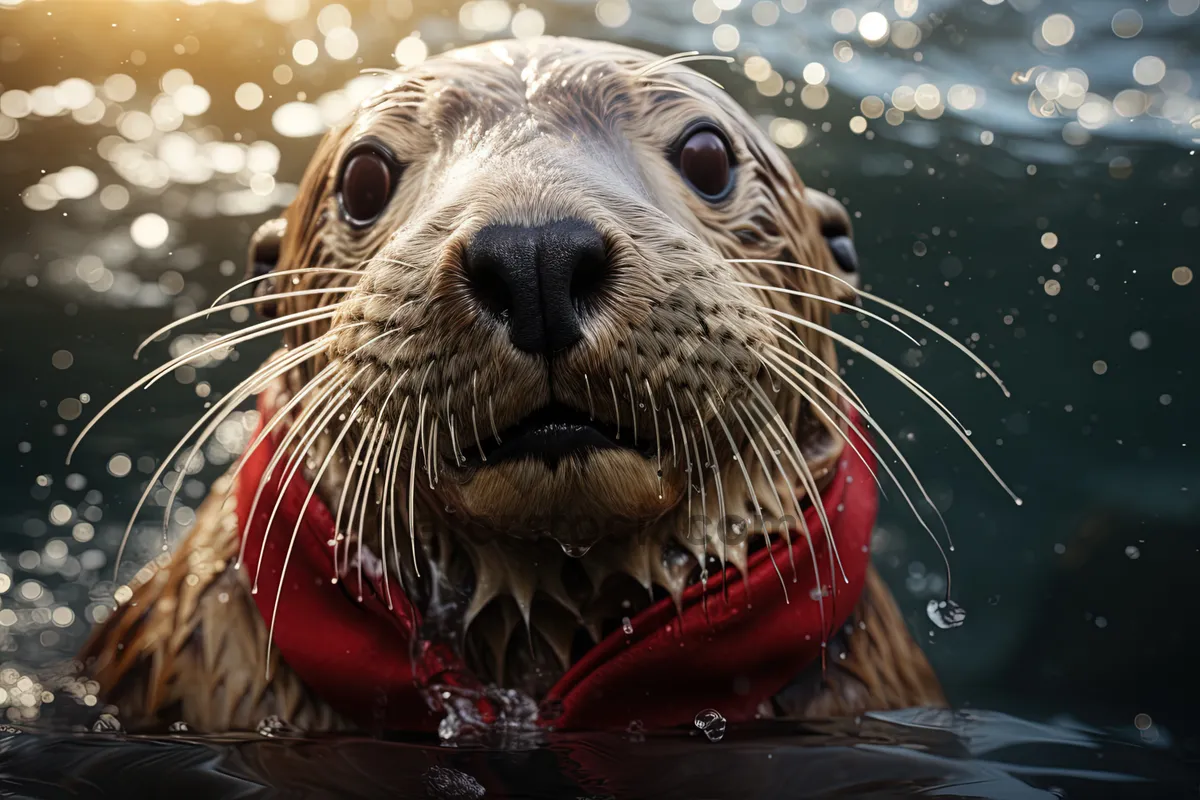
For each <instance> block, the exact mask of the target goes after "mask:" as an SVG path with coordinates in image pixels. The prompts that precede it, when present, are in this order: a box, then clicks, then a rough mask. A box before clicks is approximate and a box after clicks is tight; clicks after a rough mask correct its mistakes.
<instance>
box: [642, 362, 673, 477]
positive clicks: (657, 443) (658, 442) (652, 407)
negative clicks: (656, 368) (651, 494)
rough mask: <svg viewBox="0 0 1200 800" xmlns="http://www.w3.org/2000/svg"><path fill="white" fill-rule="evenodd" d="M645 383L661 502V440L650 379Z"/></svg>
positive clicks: (656, 408) (668, 419) (668, 418)
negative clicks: (652, 429)
mask: <svg viewBox="0 0 1200 800" xmlns="http://www.w3.org/2000/svg"><path fill="white" fill-rule="evenodd" d="M645 381H646V397H647V398H649V400H650V412H651V413H652V414H653V415H654V453H655V456H656V458H657V459H658V498H659V499H660V500H661V499H662V496H663V489H662V479H663V465H662V439H661V438H660V436H659V432H658V406H657V405H656V404H655V402H654V392H653V391H652V390H651V389H650V379H649V378H646V379H645ZM670 420H671V418H670V417H669V416H668V417H667V421H668V422H670Z"/></svg>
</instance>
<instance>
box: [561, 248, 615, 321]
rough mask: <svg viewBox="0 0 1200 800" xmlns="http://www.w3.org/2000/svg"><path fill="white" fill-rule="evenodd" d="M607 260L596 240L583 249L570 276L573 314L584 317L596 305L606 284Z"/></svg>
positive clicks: (603, 249) (603, 250) (605, 252)
mask: <svg viewBox="0 0 1200 800" xmlns="http://www.w3.org/2000/svg"><path fill="white" fill-rule="evenodd" d="M608 275H609V258H608V253H607V251H606V248H605V247H604V243H603V242H602V241H599V240H597V241H596V242H595V243H589V244H588V245H587V246H586V247H584V248H583V249H582V250H581V251H580V253H579V257H578V261H576V263H575V269H574V272H573V273H572V274H571V288H570V290H569V291H570V293H571V302H572V304H573V305H574V306H575V313H577V314H580V315H584V314H586V313H587V312H588V311H590V310H591V309H593V308H594V307H595V305H596V302H597V300H599V298H600V296H601V294H602V293H603V291H604V288H605V286H606V285H607V283H608Z"/></svg>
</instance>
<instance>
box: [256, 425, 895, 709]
mask: <svg viewBox="0 0 1200 800" xmlns="http://www.w3.org/2000/svg"><path fill="white" fill-rule="evenodd" d="M264 412H265V409H264ZM263 418H264V420H265V418H266V414H265V413H264V415H263ZM854 419H855V423H856V427H855V428H854V437H856V438H857V439H858V441H856V442H855V444H856V446H857V447H858V450H859V452H861V453H862V454H863V455H864V456H866V458H867V459H868V460H871V456H870V452H869V450H868V449H867V448H866V447H865V446H863V444H864V436H865V434H864V433H863V432H862V430H861V427H860V426H861V423H860V422H859V420H858V419H857V417H855V418H854ZM852 438H853V437H852ZM274 447H275V443H274V441H272V437H270V436H268V437H267V438H266V439H265V440H264V441H263V443H262V444H261V445H260V446H259V447H258V448H257V449H256V450H255V452H253V453H250V454H249V455H248V456H247V463H246V464H245V466H244V467H243V469H242V473H241V477H240V479H239V482H238V488H237V503H238V513H239V519H240V521H241V523H242V529H243V534H242V535H243V536H247V537H249V538H248V539H247V540H246V563H245V565H244V566H243V569H247V570H248V571H249V572H248V574H249V577H250V578H251V580H253V578H254V575H255V570H256V568H258V566H259V564H260V562H261V575H260V577H259V591H258V592H257V593H256V594H255V595H254V598H255V601H256V603H257V605H258V608H259V611H260V613H261V614H262V615H263V618H264V620H266V622H267V624H268V625H269V624H270V623H271V617H272V613H273V609H274V606H275V598H276V593H277V590H278V589H279V576H280V574H281V571H282V567H283V562H284V559H285V557H286V556H287V551H288V547H289V542H290V540H291V539H292V531H293V529H294V528H295V526H296V520H297V517H298V516H299V514H300V511H301V508H302V507H303V506H304V502H305V498H306V497H307V496H308V493H309V486H308V484H307V482H306V481H305V480H304V478H303V476H301V475H300V472H299V471H297V473H296V474H295V476H294V477H293V479H292V480H291V481H289V483H288V485H287V487H286V489H285V490H284V494H283V497H282V500H281V502H280V504H279V511H278V513H277V514H276V517H275V521H274V524H273V526H272V529H271V534H270V536H269V537H268V538H267V542H266V548H265V554H264V552H263V550H262V542H263V530H264V528H265V527H266V525H267V521H268V518H269V517H270V515H271V512H272V509H273V507H274V506H275V501H276V499H278V498H279V495H278V492H279V483H280V480H281V478H282V475H280V474H279V473H281V472H282V466H283V463H282V462H283V461H285V460H286V459H284V460H281V463H280V464H278V465H277V466H276V469H275V472H276V475H275V476H273V478H272V480H271V481H270V482H269V483H268V486H267V488H266V490H265V491H264V493H263V497H262V499H261V500H260V501H259V504H258V507H257V509H256V510H255V513H254V518H253V519H251V520H249V521H248V524H247V520H246V515H247V514H248V513H249V511H250V506H251V504H252V502H253V499H254V493H255V490H256V489H257V486H258V483H259V478H260V476H261V475H262V473H263V472H264V470H265V469H266V466H267V464H268V463H269V461H270V459H271V455H272V453H273V451H274ZM873 468H874V463H873V461H872V463H870V464H864V463H863V461H862V460H861V459H860V458H859V456H858V455H856V454H854V453H853V451H852V450H850V448H846V452H845V453H844V454H843V455H842V458H841V461H840V463H839V467H838V472H837V474H836V475H835V476H834V478H833V480H832V481H831V482H830V483H829V485H828V487H827V488H826V490H825V492H824V493H823V494H822V497H821V500H822V503H823V505H824V508H825V513H826V515H827V516H828V518H829V522H830V526H831V527H832V528H833V534H834V537H835V539H836V541H837V553H838V556H839V557H840V560H841V568H842V569H844V571H845V575H846V578H847V579H848V581H844V580H843V579H842V569H838V568H836V567H831V564H830V558H829V555H830V554H829V548H828V542H827V539H826V537H825V536H824V531H823V528H822V525H821V521H820V518H819V515H818V514H817V512H816V509H815V508H811V507H810V508H808V509H807V511H806V514H805V520H806V522H807V525H808V529H809V531H811V532H812V535H813V539H814V547H815V555H816V561H817V567H818V572H819V575H820V583H821V585H822V586H824V587H825V589H826V591H827V592H830V593H829V594H827V595H826V596H825V598H824V612H825V619H824V628H822V620H821V608H820V604H819V603H818V602H817V601H816V599H815V596H816V589H817V585H818V584H817V582H816V580H814V577H813V568H812V556H811V555H810V554H809V552H808V547H807V544H806V542H805V540H804V538H803V536H802V535H801V534H799V533H794V534H793V536H792V546H793V551H794V552H793V557H794V559H795V563H796V576H797V580H796V581H795V582H793V579H792V571H791V567H790V565H789V561H788V555H787V549H786V543H785V542H782V541H779V542H776V544H775V545H774V546H773V547H772V548H771V552H768V551H767V550H765V549H763V550H760V551H758V552H757V553H755V554H754V555H753V557H751V558H750V560H749V569H748V575H747V578H746V580H745V581H743V580H742V578H741V576H740V575H739V574H738V573H737V572H736V571H735V570H733V569H732V568H730V569H728V570H727V571H726V574H725V576H724V580H723V579H722V576H720V575H713V576H711V577H710V578H709V580H708V585H707V589H705V587H703V586H701V585H699V584H697V585H694V586H691V587H689V588H688V589H687V591H685V592H684V594H683V603H682V614H677V613H676V610H675V606H674V604H673V603H672V602H671V601H670V600H669V599H665V600H662V601H660V602H658V603H655V604H654V605H652V606H651V607H650V608H648V609H646V610H645V611H643V612H641V613H640V614H638V615H637V616H635V617H634V618H633V619H632V620H631V624H632V627H633V632H632V633H631V634H629V635H626V634H625V633H624V632H623V631H622V630H619V629H618V630H616V631H614V632H613V633H612V634H611V635H609V636H608V637H607V638H605V639H604V640H602V641H601V642H600V643H599V644H597V645H596V646H595V647H593V648H592V649H591V650H590V651H588V652H587V653H586V654H585V655H584V656H583V658H582V659H580V661H579V662H578V663H576V664H574V665H572V667H571V668H570V669H569V670H568V671H567V673H566V674H565V675H563V676H562V678H561V679H560V680H559V681H558V682H557V684H556V685H555V686H554V687H553V688H552V689H551V691H550V693H549V695H548V696H547V698H546V700H547V701H556V702H557V703H561V707H562V712H561V714H560V715H557V716H556V717H555V718H554V719H552V720H549V724H552V725H553V726H554V727H555V728H558V729H585V728H586V729H599V728H607V727H625V726H626V725H628V724H629V723H630V722H631V721H632V720H635V719H636V720H640V721H642V723H643V724H645V725H646V726H647V727H659V726H668V725H678V724H689V723H690V722H691V721H692V719H693V718H694V717H695V715H696V713H697V712H698V711H700V710H701V709H704V708H715V709H717V710H718V711H720V712H721V713H722V714H723V715H724V716H725V717H726V718H727V719H729V720H731V721H742V720H747V719H752V718H753V717H754V714H755V709H756V708H757V706H758V705H759V704H760V703H761V702H763V701H764V700H767V699H768V698H770V697H771V696H772V695H774V694H775V693H777V692H778V691H779V690H781V689H782V688H783V687H784V686H785V685H786V684H787V683H788V681H790V680H791V679H792V678H793V677H795V676H796V675H797V674H798V673H799V672H800V671H801V670H803V669H804V668H805V667H806V666H808V665H810V664H812V663H813V662H814V661H816V660H817V659H819V658H820V657H821V642H822V641H823V640H824V639H826V638H827V637H828V636H829V635H830V634H831V633H832V632H833V631H835V630H837V628H838V627H839V626H840V625H842V624H843V623H844V622H845V620H846V619H847V617H848V616H849V614H850V612H851V610H852V609H853V608H854V606H855V604H856V603H857V602H858V597H859V594H860V593H861V591H862V586H863V582H864V580H865V578H866V570H867V565H868V561H869V551H868V545H869V543H870V535H871V529H872V527H873V525H874V520H875V512H876V509H877V505H878V500H877V496H876V493H875V485H874V483H873V479H872V477H871V470H872V469H873ZM333 534H334V520H333V517H332V514H330V511H329V508H328V507H327V506H326V505H325V504H324V503H323V502H322V501H321V499H320V497H319V496H317V495H316V494H315V493H314V494H313V496H312V499H311V500H310V501H309V502H308V506H307V509H305V511H304V519H303V521H302V522H301V524H300V527H299V533H298V535H297V536H296V537H295V542H294V544H293V545H292V554H291V558H290V561H289V562H288V566H287V581H286V583H285V584H284V586H283V587H282V592H281V594H280V599H279V606H278V608H279V610H278V615H277V617H276V620H275V633H274V643H275V645H276V646H277V647H278V648H279V651H280V653H281V654H282V656H283V659H284V660H285V661H286V662H287V663H288V664H289V665H290V666H291V667H292V668H293V669H294V670H295V671H296V673H297V674H298V675H299V676H300V677H301V679H303V680H304V681H305V682H306V683H307V684H308V685H309V687H311V688H312V689H313V690H314V691H315V692H316V693H317V695H319V696H320V697H322V698H323V699H324V700H326V701H327V702H328V703H330V705H332V706H333V707H334V708H336V709H338V710H339V711H340V712H342V713H343V714H345V715H346V716H347V717H349V718H351V719H354V720H356V721H357V722H359V723H360V724H362V725H365V726H367V727H370V728H375V729H379V728H387V729H392V730H429V729H432V728H434V727H436V724H437V722H438V720H437V719H436V718H435V716H434V715H433V714H432V713H431V712H430V711H429V710H428V708H427V707H426V705H425V703H424V701H423V699H422V697H421V694H420V693H419V692H418V691H417V688H416V686H415V683H414V680H413V669H412V664H411V657H410V641H411V637H412V633H413V630H414V627H415V625H414V623H415V620H416V619H417V616H416V614H417V612H416V610H415V609H414V608H413V607H412V605H411V604H410V603H409V602H408V601H407V598H406V597H405V596H404V594H403V592H402V591H401V590H400V589H399V587H398V586H397V584H396V582H395V581H391V583H390V586H389V589H390V593H391V596H392V605H393V608H392V609H389V608H388V604H387V600H386V595H385V594H384V587H383V582H382V580H381V579H379V578H376V579H372V578H371V577H370V576H368V575H366V574H365V572H364V579H363V580H364V587H363V591H362V594H363V599H362V601H361V602H360V601H359V600H358V599H357V595H358V578H357V571H356V570H355V569H351V571H350V574H349V575H347V576H346V577H345V579H344V580H339V581H338V582H337V583H336V584H334V583H332V582H331V579H332V578H333V576H334V574H335V572H334V560H333V548H332V547H330V545H329V541H330V540H331V539H332V538H333ZM771 555H774V559H775V563H776V564H777V565H778V566H779V569H780V571H781V572H782V573H783V576H784V578H785V582H786V587H787V599H786V600H785V597H784V592H783V591H782V586H781V584H780V580H779V575H778V574H776V571H775V567H774V566H772V564H771ZM726 593H727V596H726ZM439 655H441V656H443V657H444V654H439ZM447 668H448V669H449V671H450V672H451V673H453V672H455V671H456V670H461V672H462V673H463V674H465V673H466V670H465V669H464V668H462V667H461V665H456V664H449V665H447V664H445V663H439V664H438V665H437V667H429V666H428V665H427V666H426V669H425V670H423V672H425V673H426V674H429V671H430V670H431V669H432V671H434V672H440V671H444V670H446V669H447Z"/></svg>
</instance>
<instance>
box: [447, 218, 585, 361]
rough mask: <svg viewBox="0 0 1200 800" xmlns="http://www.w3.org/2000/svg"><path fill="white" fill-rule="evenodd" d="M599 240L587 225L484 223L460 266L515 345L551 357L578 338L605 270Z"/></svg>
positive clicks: (563, 222)
mask: <svg viewBox="0 0 1200 800" xmlns="http://www.w3.org/2000/svg"><path fill="white" fill-rule="evenodd" d="M607 264H608V257H607V252H606V248H605V246H604V237H603V236H602V235H601V234H600V231H598V230H596V228H595V227H594V226H592V225H591V224H589V223H587V222H584V221H582V220H578V219H564V220H558V221H556V222H551V223H548V224H546V225H539V226H534V227H525V226H521V225H488V226H486V227H484V228H483V229H481V230H480V231H479V232H478V233H476V234H475V237H474V238H473V239H472V240H471V242H470V244H468V245H467V248H466V254H465V264H464V267H465V269H466V273H467V278H468V280H469V281H470V285H471V290H472V291H473V292H474V294H475V297H476V299H477V300H478V301H479V303H480V304H481V305H482V306H483V307H484V308H485V309H486V310H487V311H488V312H489V313H491V314H492V315H494V316H495V317H496V318H497V319H499V320H501V321H502V322H504V323H506V324H507V325H508V335H509V338H510V339H512V343H513V345H514V346H516V347H517V348H518V349H520V350H524V351H525V352H526V353H533V354H535V355H542V354H545V355H552V354H554V353H557V352H560V351H562V350H566V349H567V348H569V347H571V346H572V345H573V344H575V343H576V342H578V341H579V340H580V339H582V338H583V329H582V316H583V315H584V314H586V313H587V311H588V309H589V304H590V303H591V301H593V300H594V299H595V297H596V294H597V293H598V292H599V291H601V290H602V288H603V283H604V279H605V276H606V274H607V271H608V267H607Z"/></svg>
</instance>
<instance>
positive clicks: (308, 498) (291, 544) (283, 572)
mask: <svg viewBox="0 0 1200 800" xmlns="http://www.w3.org/2000/svg"><path fill="white" fill-rule="evenodd" d="M357 417H358V409H357V408H356V409H355V410H354V411H352V412H350V415H349V416H348V417H347V419H346V424H344V425H342V429H341V431H339V432H338V435H337V437H336V438H335V439H334V440H333V444H332V445H331V446H330V448H329V452H328V453H326V454H325V459H324V460H323V461H322V462H321V467H320V469H318V470H317V472H316V475H314V476H313V480H312V483H311V484H310V485H309V487H308V494H307V495H305V497H304V502H303V503H302V504H301V505H300V513H299V514H297V516H296V525H295V527H294V528H292V538H291V539H290V540H289V541H288V546H287V551H286V552H285V553H284V555H283V567H282V568H281V569H280V571H279V586H278V587H276V589H275V603H274V605H273V606H272V607H271V624H270V626H269V627H268V630H267V653H268V654H270V652H271V645H272V644H273V643H274V641H275V620H276V618H277V617H278V616H279V598H280V597H282V596H283V582H284V579H285V578H286V577H287V569H288V564H289V563H290V562H291V560H292V550H293V549H294V548H295V546H296V539H297V538H298V537H299V536H300V525H301V524H302V523H303V522H304V515H305V513H306V512H307V511H308V505H309V503H311V502H312V499H313V494H315V493H316V491H317V486H319V485H320V484H321V476H323V475H324V474H325V470H326V469H327V468H328V467H329V465H330V463H331V462H332V461H333V457H334V456H335V455H336V454H337V452H338V448H339V447H341V444H342V440H343V439H344V438H346V434H347V433H349V432H350V429H351V427H353V425H354V421H355V419H357ZM334 535H335V536H336V531H335V532H334ZM335 580H336V578H335ZM389 598H390V595H389ZM265 661H266V662H267V680H268V681H269V680H271V663H272V662H271V659H270V658H267V659H265Z"/></svg>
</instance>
